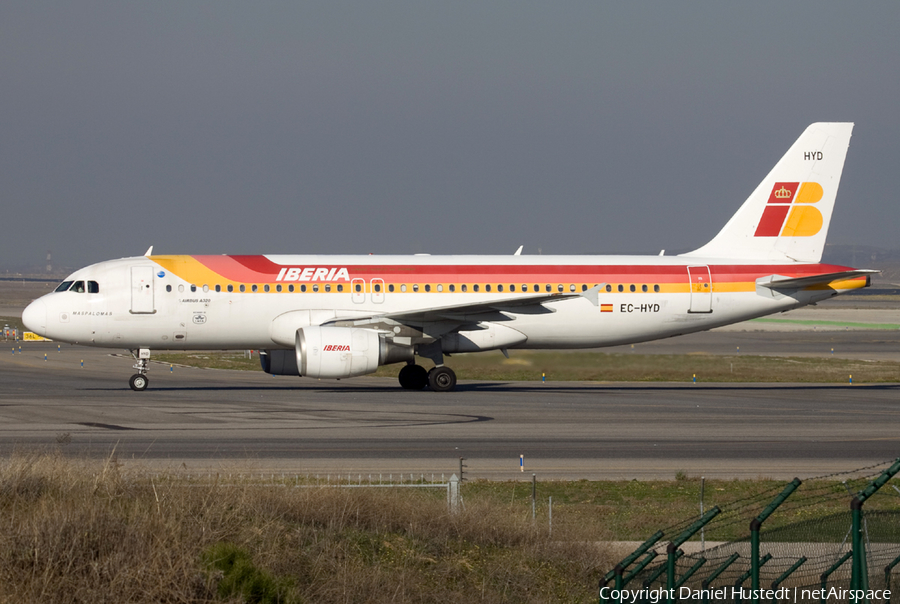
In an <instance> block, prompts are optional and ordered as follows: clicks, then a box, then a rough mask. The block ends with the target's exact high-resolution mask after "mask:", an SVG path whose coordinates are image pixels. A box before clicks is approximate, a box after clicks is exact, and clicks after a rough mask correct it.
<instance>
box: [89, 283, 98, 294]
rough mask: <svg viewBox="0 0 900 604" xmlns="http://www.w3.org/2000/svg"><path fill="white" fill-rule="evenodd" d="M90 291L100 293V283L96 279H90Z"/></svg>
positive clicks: (90, 292)
mask: <svg viewBox="0 0 900 604" xmlns="http://www.w3.org/2000/svg"><path fill="white" fill-rule="evenodd" d="M88 293H89V294H99V293H100V284H99V283H97V282H96V281H88Z"/></svg>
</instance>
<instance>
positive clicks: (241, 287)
mask: <svg viewBox="0 0 900 604" xmlns="http://www.w3.org/2000/svg"><path fill="white" fill-rule="evenodd" d="M240 290H241V292H245V291H247V287H246V286H245V285H244V284H243V283H241V286H240Z"/></svg>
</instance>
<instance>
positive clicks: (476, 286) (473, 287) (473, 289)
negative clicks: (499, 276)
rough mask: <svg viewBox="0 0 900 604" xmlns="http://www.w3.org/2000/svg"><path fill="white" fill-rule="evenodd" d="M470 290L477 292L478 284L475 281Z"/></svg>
mask: <svg viewBox="0 0 900 604" xmlns="http://www.w3.org/2000/svg"><path fill="white" fill-rule="evenodd" d="M472 291H473V292H477V291H478V284H477V283H476V284H475V285H473V286H472Z"/></svg>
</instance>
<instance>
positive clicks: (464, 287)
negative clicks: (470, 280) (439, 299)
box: [462, 283, 467, 291]
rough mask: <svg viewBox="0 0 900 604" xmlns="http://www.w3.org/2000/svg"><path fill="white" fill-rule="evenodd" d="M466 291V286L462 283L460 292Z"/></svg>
mask: <svg viewBox="0 0 900 604" xmlns="http://www.w3.org/2000/svg"><path fill="white" fill-rule="evenodd" d="M466 289H467V288H466V284H465V283H463V284H462V291H466Z"/></svg>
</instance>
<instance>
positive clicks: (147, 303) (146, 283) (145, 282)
mask: <svg viewBox="0 0 900 604" xmlns="http://www.w3.org/2000/svg"><path fill="white" fill-rule="evenodd" d="M155 312H156V308H154V305H153V267H152V266H132V267H131V314H134V315H140V314H153V313H155Z"/></svg>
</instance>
